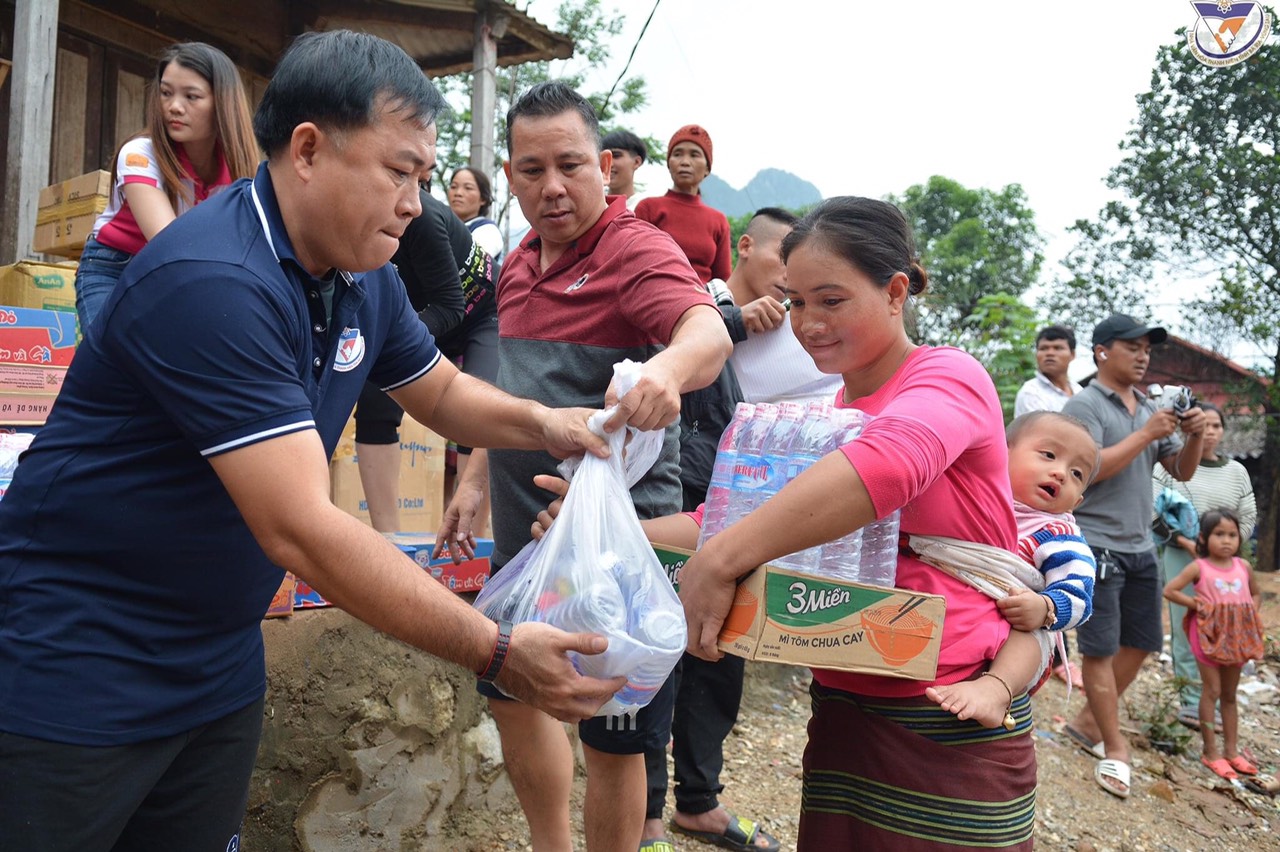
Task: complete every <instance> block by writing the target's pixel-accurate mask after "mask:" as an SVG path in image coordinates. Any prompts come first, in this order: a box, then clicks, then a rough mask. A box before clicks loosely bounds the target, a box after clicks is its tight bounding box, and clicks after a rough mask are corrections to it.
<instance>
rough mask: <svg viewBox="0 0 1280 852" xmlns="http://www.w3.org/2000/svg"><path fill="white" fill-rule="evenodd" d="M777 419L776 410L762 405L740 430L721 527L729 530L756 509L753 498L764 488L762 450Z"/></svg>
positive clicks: (765, 478)
mask: <svg viewBox="0 0 1280 852" xmlns="http://www.w3.org/2000/svg"><path fill="white" fill-rule="evenodd" d="M777 419H778V406H776V405H770V404H769V403H767V402H762V403H760V404H759V405H757V406H756V410H755V412H754V413H753V414H752V416H751V419H750V420H748V421H747V424H746V426H745V427H744V428H743V430H742V440H741V441H739V442H738V456H737V458H736V459H734V463H733V488H732V489H731V491H730V492H729V511H728V513H727V514H726V515H725V519H724V525H725V527H730V526H733V525H734V524H736V523H737V522H738V521H740V520H742V519H743V518H745V517H746V516H747V515H749V514H751V511H752V510H753V509H755V507H756V506H757V505H758V501H757V500H756V497H757V494H756V492H757V491H759V490H760V489H761V488H763V487H764V484H765V482H766V480H767V479H768V476H767V469H766V467H765V465H766V461H765V457H764V456H765V446H766V444H767V443H768V441H769V432H770V431H772V430H773V424H774V423H775V422H776V421H777Z"/></svg>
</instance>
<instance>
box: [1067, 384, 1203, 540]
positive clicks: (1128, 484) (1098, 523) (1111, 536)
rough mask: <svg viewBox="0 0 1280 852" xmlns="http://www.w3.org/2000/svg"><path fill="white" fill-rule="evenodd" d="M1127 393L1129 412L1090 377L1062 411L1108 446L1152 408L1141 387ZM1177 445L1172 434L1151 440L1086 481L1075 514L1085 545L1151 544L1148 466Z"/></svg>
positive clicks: (1138, 426)
mask: <svg viewBox="0 0 1280 852" xmlns="http://www.w3.org/2000/svg"><path fill="white" fill-rule="evenodd" d="M1133 393H1134V395H1135V396H1136V397H1137V400H1138V405H1137V408H1136V410H1135V413H1134V414H1129V409H1127V408H1125V404H1124V400H1123V399H1122V398H1121V396H1120V395H1119V394H1118V393H1116V392H1115V391H1113V390H1111V389H1110V388H1107V387H1103V385H1102V384H1101V383H1100V382H1098V381H1096V380H1095V381H1093V382H1091V383H1090V384H1089V386H1088V387H1087V388H1085V389H1084V390H1082V391H1080V393H1078V394H1076V395H1075V396H1073V397H1072V398H1071V399H1070V400H1068V402H1067V404H1066V405H1065V406H1063V409H1062V413H1063V414H1070V415H1071V416H1072V417H1076V418H1079V419H1080V420H1081V421H1083V422H1084V424H1085V425H1086V426H1088V427H1089V432H1090V433H1092V434H1093V439H1094V440H1095V441H1097V442H1098V446H1100V447H1104V448H1105V447H1111V446H1114V445H1115V444H1118V443H1120V442H1121V441H1122V440H1124V439H1125V438H1126V437H1128V436H1129V435H1132V434H1133V433H1134V432H1137V431H1138V430H1139V429H1141V428H1142V427H1143V425H1144V424H1146V422H1147V421H1148V420H1149V419H1151V415H1152V414H1154V413H1155V412H1156V411H1157V409H1156V406H1155V404H1154V403H1153V402H1151V400H1149V399H1147V397H1146V396H1144V395H1143V394H1142V392H1141V391H1139V390H1137V389H1136V388H1135V389H1134V391H1133ZM1180 449H1182V439H1181V438H1179V437H1178V435H1177V434H1176V433H1175V434H1173V435H1170V436H1169V437H1167V438H1161V439H1160V440H1159V441H1152V442H1151V443H1149V444H1147V446H1146V447H1145V448H1144V449H1143V450H1142V452H1140V453H1138V455H1137V456H1136V457H1135V458H1134V459H1133V461H1131V462H1129V464H1128V465H1127V466H1125V468H1124V469H1123V470H1121V471H1119V472H1118V473H1116V475H1115V476H1112V477H1111V478H1110V479H1104V480H1102V481H1101V482H1094V483H1093V484H1092V485H1090V486H1089V488H1088V490H1086V491H1085V493H1084V502H1083V503H1081V504H1080V506H1079V507H1078V508H1077V509H1076V510H1075V516H1076V523H1078V524H1079V525H1080V529H1081V530H1083V531H1084V537H1085V539H1086V540H1087V541H1088V542H1089V546H1090V547H1093V548H1095V549H1107V550H1118V551H1120V552H1122V553H1141V552H1143V551H1147V550H1151V549H1152V546H1153V545H1152V541H1151V517H1152V515H1151V513H1152V498H1151V468H1152V466H1153V465H1154V464H1155V463H1156V462H1157V461H1159V460H1161V459H1166V458H1169V457H1170V456H1173V455H1176V454H1177V452H1178V451H1179V450H1180Z"/></svg>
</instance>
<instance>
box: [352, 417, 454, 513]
mask: <svg viewBox="0 0 1280 852" xmlns="http://www.w3.org/2000/svg"><path fill="white" fill-rule="evenodd" d="M329 483H330V488H331V489H332V495H331V496H332V498H333V504H334V505H335V506H337V507H338V508H339V509H341V510H343V511H344V512H346V513H348V514H349V515H352V516H353V517H356V518H358V519H360V520H361V521H363V522H364V523H366V524H368V523H369V504H368V503H367V502H366V501H365V499H364V486H363V485H361V483H360V468H359V466H358V464H357V462H356V422H355V419H354V418H353V419H351V420H348V421H347V426H346V428H345V429H343V430H342V438H341V439H340V440H339V441H338V448H337V449H336V450H334V453H333V459H332V461H331V462H330V464H329ZM443 512H444V438H442V437H440V436H439V435H437V434H436V433H434V432H432V431H431V430H430V429H428V428H427V427H426V426H423V425H422V424H421V423H419V422H417V421H416V420H414V419H413V418H412V417H410V416H409V415H407V414H406V415H405V416H404V422H403V423H402V424H401V426H400V528H401V529H404V530H430V531H432V532H434V531H435V530H436V529H438V528H439V526H440V516H441V515H442V514H443Z"/></svg>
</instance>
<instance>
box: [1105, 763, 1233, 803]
mask: <svg viewBox="0 0 1280 852" xmlns="http://www.w3.org/2000/svg"><path fill="white" fill-rule="evenodd" d="M1228 768H1230V767H1228ZM1093 780H1095V781H1097V782H1098V786H1099V787H1101V788H1102V789H1104V790H1106V791H1107V792H1108V793H1110V794H1111V795H1113V796H1115V797H1117V798H1120V799H1127V798H1129V764H1127V763H1125V762H1124V761H1123V760H1116V759H1115V758H1105V759H1103V760H1099V761H1098V766H1097V768H1096V769H1094V770H1093ZM1113 781H1114V782H1116V783H1119V784H1123V785H1124V790H1120V789H1119V788H1117V787H1116V786H1115V784H1112V783H1111V782H1113Z"/></svg>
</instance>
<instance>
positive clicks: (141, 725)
mask: <svg viewBox="0 0 1280 852" xmlns="http://www.w3.org/2000/svg"><path fill="white" fill-rule="evenodd" d="M321 286H322V285H321V282H320V281H318V280H317V279H315V278H313V277H312V276H310V275H309V274H307V272H306V271H305V270H304V269H303V268H302V267H301V266H300V265H299V264H298V261H297V258H296V257H295V255H294V252H293V247H292V245H291V243H290V241H289V238H288V235H287V233H286V232H285V228H284V222H283V220H282V218H281V216H280V210H279V207H278V206H277V204H276V197H275V192H274V190H273V187H272V183H271V176H270V174H269V173H268V171H267V168H266V165H265V164H264V165H263V166H262V167H261V168H260V169H259V171H258V174H257V176H256V177H255V178H254V180H253V181H248V180H242V181H239V182H237V183H236V184H235V185H234V186H233V187H232V188H231V189H229V190H227V191H226V192H224V193H222V194H221V195H220V196H218V197H216V198H213V199H210V200H209V201H207V202H205V203H204V204H201V205H200V206H198V207H196V208H195V209H194V210H192V211H191V212H189V213H186V214H184V215H182V216H181V217H179V218H178V219H177V220H175V221H174V222H173V223H172V224H170V225H169V226H168V227H167V228H165V229H164V230H163V231H162V232H161V233H160V234H158V235H157V237H156V238H155V239H154V240H152V241H151V242H150V243H149V244H148V245H147V247H146V248H145V249H143V251H142V252H141V253H139V254H138V256H137V257H136V258H135V259H134V260H133V261H132V262H131V263H130V264H129V266H128V267H127V269H126V271H125V273H124V276H123V277H122V278H121V280H120V283H119V285H118V286H117V287H116V289H115V291H114V292H113V293H112V295H111V297H110V298H109V299H108V301H107V303H106V305H105V307H104V309H103V312H102V314H101V315H100V316H99V317H98V319H97V320H96V321H95V323H94V325H93V326H92V327H91V328H90V330H89V333H88V335H87V337H86V338H85V340H84V342H83V343H82V344H81V347H80V349H79V351H78V352H77V353H76V357H75V360H74V361H73V362H72V366H71V368H70V370H69V371H68V374H67V378H66V383H65V385H64V387H63V389H62V392H61V394H60V396H59V397H58V401H57V403H56V404H55V405H54V407H53V411H52V412H51V414H50V419H49V422H48V425H46V426H45V427H44V429H42V430H41V432H40V434H39V435H38V436H37V438H36V440H35V442H34V444H33V445H32V447H31V449H30V450H29V451H28V452H27V454H26V455H25V456H24V458H23V460H22V462H21V464H19V466H18V469H17V472H16V474H15V476H14V480H13V484H12V486H11V488H10V490H9V491H8V493H7V494H6V496H5V498H4V500H3V501H2V502H0V731H7V732H10V733H15V734H20V735H23V736H30V737H37V738H41V739H47V740H54V741H58V742H68V743H75V744H80V745H118V744H125V743H130V742H136V741H140V740H145V739H151V738H154V737H161V736H168V735H171V734H174V733H178V732H180V731H184V730H188V729H191V728H193V727H196V726H197V725H200V724H203V723H205V722H208V721H211V720H213V719H217V718H219V717H221V716H224V715H226V714H227V713H230V712H233V711H235V710H237V709H240V708H242V707H244V706H246V705H247V704H249V703H250V702H252V701H254V700H256V699H257V698H258V697H259V696H260V695H261V694H262V692H263V689H264V688H265V683H266V678H265V669H264V664H263V656H262V635H261V631H260V629H259V620H260V619H261V618H262V615H263V613H264V612H265V610H266V606H267V604H268V603H269V602H270V600H271V597H272V594H273V593H274V591H275V589H276V587H277V586H278V585H279V583H280V580H281V577H282V574H281V571H280V569H279V568H277V567H275V566H274V565H272V564H271V563H270V561H269V560H268V559H267V557H266V554H265V553H263V551H262V549H261V548H260V547H259V546H258V543H257V542H256V541H255V540H254V538H253V536H252V534H251V533H250V531H249V528H248V527H247V526H246V525H245V523H244V520H243V518H241V516H240V513H239V511H238V510H237V509H236V507H235V505H234V504H233V503H232V501H231V498H230V497H229V496H228V495H227V492H226V490H225V489H224V488H223V486H222V483H221V481H220V480H219V479H218V478H217V476H216V475H215V474H214V472H213V469H212V468H211V467H210V465H209V463H208V461H207V460H206V458H205V457H208V456H213V455H217V454H219V453H225V452H229V451H232V450H235V449H237V448H240V447H245V446H248V445H250V444H254V443H257V442H259V441H264V440H269V439H271V438H273V437H277V436H279V435H285V434H289V433H292V432H298V431H303V430H309V429H315V430H316V431H317V432H318V433H319V435H320V438H321V440H322V443H323V446H324V451H325V453H326V454H332V452H333V449H334V447H335V446H336V445H337V442H338V439H339V437H340V435H341V432H342V428H343V426H344V424H345V423H346V421H347V418H348V417H349V416H350V414H351V409H352V407H353V406H354V405H355V402H356V399H357V397H358V396H359V393H360V388H361V386H362V385H363V384H364V382H365V381H366V379H367V380H371V381H374V382H376V383H377V384H378V385H380V386H382V387H384V388H395V387H399V386H402V385H404V384H407V383H409V382H412V381H413V380H415V379H416V378H419V377H421V376H423V375H425V374H426V373H427V372H428V371H429V370H430V369H431V368H432V367H433V366H435V364H436V363H438V360H439V357H440V355H439V352H438V351H437V350H436V348H435V345H434V342H433V341H432V339H431V336H430V334H429V333H428V332H427V330H426V327H425V326H424V325H423V324H422V323H421V322H420V321H419V320H418V318H417V316H416V315H415V314H414V312H413V310H412V308H411V307H410V305H409V302H408V299H407V298H406V295H405V288H404V285H403V284H402V283H401V282H400V280H399V278H398V277H397V276H396V273H395V271H394V269H393V268H392V267H391V266H390V265H389V264H388V265H386V266H384V267H382V268H380V269H378V270H375V271H373V272H370V273H367V274H365V275H351V274H348V273H345V272H339V273H338V274H337V281H336V287H335V290H334V294H333V314H332V320H331V321H329V320H327V319H326V316H325V310H324V306H323V300H322V299H321V296H320V288H321ZM327 458H328V456H327V455H326V457H325V458H324V459H318V460H317V462H318V463H321V464H323V463H325V462H326V461H327Z"/></svg>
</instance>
